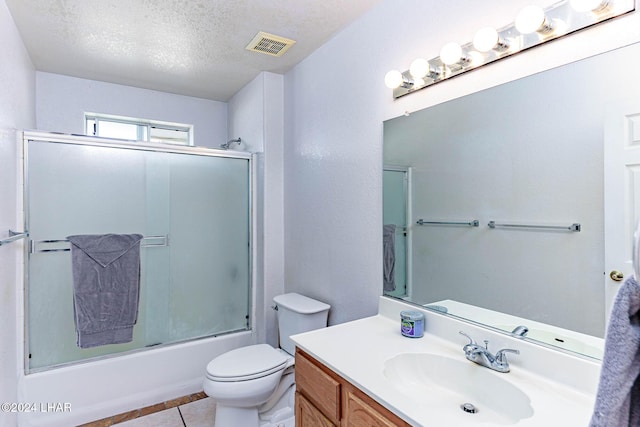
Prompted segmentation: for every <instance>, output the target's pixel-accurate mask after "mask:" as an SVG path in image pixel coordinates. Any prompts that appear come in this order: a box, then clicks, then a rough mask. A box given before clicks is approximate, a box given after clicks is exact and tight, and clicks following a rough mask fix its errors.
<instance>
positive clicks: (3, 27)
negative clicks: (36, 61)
mask: <svg viewBox="0 0 640 427" xmlns="http://www.w3.org/2000/svg"><path fill="white" fill-rule="evenodd" d="M0 40H2V49H0V63H1V64H2V66H0V165H2V167H0V239H1V238H4V237H6V236H7V230H8V229H9V228H11V229H13V230H22V224H21V223H20V222H19V219H18V218H17V215H16V206H18V203H19V201H20V200H21V199H20V197H19V195H18V194H17V188H18V185H17V180H18V170H17V167H16V166H17V158H18V152H17V146H18V145H17V136H16V132H15V130H16V129H21V128H23V127H33V126H34V125H35V69H34V67H33V64H32V63H31V60H30V59H29V55H28V54H27V51H26V49H25V47H24V44H23V43H22V39H21V38H20V35H19V34H18V31H17V29H16V27H15V25H14V23H13V19H12V18H11V15H10V14H9V11H8V9H7V6H6V4H5V2H4V0H1V1H0ZM22 248H23V246H22V242H18V243H13V244H10V245H6V246H2V247H0V325H2V327H1V328H0V343H1V344H0V402H17V401H18V396H17V381H18V366H19V363H20V362H19V361H18V360H17V352H16V346H17V345H18V343H19V342H20V339H19V338H21V336H22V335H21V330H22V321H21V319H19V318H18V310H17V306H18V303H17V298H18V296H17V294H16V291H17V289H18V287H17V286H16V283H17V280H18V279H19V278H21V277H22V276H21V274H20V271H21V270H20V269H21V266H20V265H21V264H20V260H21V258H22V257H21V256H20V251H21V250H22ZM14 425H16V414H13V413H2V414H0V426H3V427H5V426H6V427H10V426H14Z"/></svg>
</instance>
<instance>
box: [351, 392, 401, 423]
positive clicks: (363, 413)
mask: <svg viewBox="0 0 640 427" xmlns="http://www.w3.org/2000/svg"><path fill="white" fill-rule="evenodd" d="M344 403H345V408H344V419H343V424H342V425H343V426H344V427H397V426H398V425H406V424H404V423H403V424H396V423H394V422H392V421H391V420H390V419H388V418H387V417H385V416H384V415H382V414H381V413H380V412H378V411H377V410H376V409H375V408H373V407H372V406H370V405H369V404H368V403H366V402H365V401H364V400H362V399H360V398H359V397H358V396H356V395H355V394H354V393H352V392H351V391H347V392H346V393H345V402H344Z"/></svg>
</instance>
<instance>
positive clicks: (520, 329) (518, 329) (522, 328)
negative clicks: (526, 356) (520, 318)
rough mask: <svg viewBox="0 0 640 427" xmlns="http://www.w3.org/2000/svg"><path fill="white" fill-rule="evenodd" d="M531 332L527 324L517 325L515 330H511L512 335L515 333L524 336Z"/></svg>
mask: <svg viewBox="0 0 640 427" xmlns="http://www.w3.org/2000/svg"><path fill="white" fill-rule="evenodd" d="M527 332H529V328H527V327H526V326H525V325H520V326H516V327H515V328H514V330H513V331H511V335H515V336H517V337H524V336H525V335H527Z"/></svg>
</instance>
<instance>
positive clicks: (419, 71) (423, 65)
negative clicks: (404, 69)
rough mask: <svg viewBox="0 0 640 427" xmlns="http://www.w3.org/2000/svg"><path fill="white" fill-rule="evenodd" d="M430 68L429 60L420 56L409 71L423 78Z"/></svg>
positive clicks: (414, 75)
mask: <svg viewBox="0 0 640 427" xmlns="http://www.w3.org/2000/svg"><path fill="white" fill-rule="evenodd" d="M429 68H430V67H429V61H427V60H426V59H424V58H418V59H416V60H414V61H413V62H412V63H411V65H410V66H409V73H410V74H411V76H412V77H413V78H416V79H421V78H423V77H424V76H426V75H427V73H428V72H429Z"/></svg>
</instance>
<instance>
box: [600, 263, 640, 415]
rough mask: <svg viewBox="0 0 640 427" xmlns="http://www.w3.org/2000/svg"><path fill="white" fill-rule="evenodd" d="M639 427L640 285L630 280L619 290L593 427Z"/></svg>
mask: <svg viewBox="0 0 640 427" xmlns="http://www.w3.org/2000/svg"><path fill="white" fill-rule="evenodd" d="M622 426H634V427H637V426H640V285H639V284H638V282H637V281H636V279H635V276H630V277H629V278H628V279H627V280H626V281H625V282H624V283H623V284H622V286H621V287H620V289H619V290H618V294H617V295H616V299H615V301H614V303H613V307H612V309H611V317H610V320H609V326H608V327H607V334H606V337H605V348H604V357H603V359H602V370H601V372H600V383H599V385H598V394H597V395H596V403H595V407H594V412H593V415H592V417H591V423H590V427H622Z"/></svg>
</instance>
